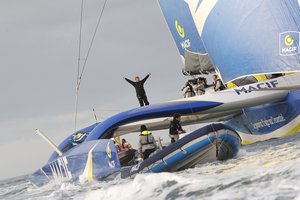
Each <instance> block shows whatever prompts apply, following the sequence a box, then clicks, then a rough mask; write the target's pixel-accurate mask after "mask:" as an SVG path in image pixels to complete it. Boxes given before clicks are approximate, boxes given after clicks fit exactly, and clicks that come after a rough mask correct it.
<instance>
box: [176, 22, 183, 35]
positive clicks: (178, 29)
mask: <svg viewBox="0 0 300 200" xmlns="http://www.w3.org/2000/svg"><path fill="white" fill-rule="evenodd" d="M175 28H176V30H177V33H178V35H179V36H180V37H181V38H184V37H185V34H184V29H183V28H182V27H181V26H180V25H179V23H178V21H177V20H176V21H175Z"/></svg>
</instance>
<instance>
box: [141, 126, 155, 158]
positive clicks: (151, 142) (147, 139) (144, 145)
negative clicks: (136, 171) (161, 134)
mask: <svg viewBox="0 0 300 200" xmlns="http://www.w3.org/2000/svg"><path fill="white" fill-rule="evenodd" d="M140 131H141V134H140V136H139V153H140V155H141V158H143V159H144V160H145V159H147V158H148V157H149V155H150V154H151V153H153V152H154V151H155V150H156V148H157V146H156V143H155V139H154V137H153V135H152V133H151V132H150V131H148V130H147V127H146V126H145V125H142V126H141V129H140Z"/></svg>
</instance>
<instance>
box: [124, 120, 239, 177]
mask: <svg viewBox="0 0 300 200" xmlns="http://www.w3.org/2000/svg"><path fill="white" fill-rule="evenodd" d="M240 145H241V139H240V137H239V135H238V133H237V132H236V131H234V130H233V129H231V128H230V127H228V126H225V125H223V124H211V125H207V126H205V127H203V128H200V129H197V130H195V131H193V132H192V133H190V134H189V135H187V136H185V137H183V138H182V139H180V140H178V141H177V142H175V143H173V144H171V145H169V146H167V147H166V148H164V149H162V150H159V151H158V152H156V153H155V154H154V155H153V156H150V157H149V158H148V159H146V160H145V161H143V162H141V163H139V164H137V165H134V166H131V167H129V168H124V169H122V171H121V177H122V178H126V177H132V176H135V175H136V174H138V173H149V172H154V173H158V172H175V171H179V170H183V169H187V168H190V167H195V165H197V164H203V163H208V162H213V161H217V160H227V159H230V158H233V157H235V156H236V155H237V153H238V151H239V149H240Z"/></svg>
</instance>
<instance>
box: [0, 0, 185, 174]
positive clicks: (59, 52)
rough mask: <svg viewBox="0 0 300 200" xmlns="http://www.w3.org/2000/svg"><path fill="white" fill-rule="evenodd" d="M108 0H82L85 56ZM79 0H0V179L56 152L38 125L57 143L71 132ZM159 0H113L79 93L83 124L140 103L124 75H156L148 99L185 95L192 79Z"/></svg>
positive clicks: (148, 84)
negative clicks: (185, 86)
mask: <svg viewBox="0 0 300 200" xmlns="http://www.w3.org/2000/svg"><path fill="white" fill-rule="evenodd" d="M103 2H104V0H89V1H85V8H84V26H83V41H82V45H83V48H82V58H83V57H84V56H85V54H86V51H87V48H88V45H89V42H90V39H91V36H92V34H93V31H94V28H95V25H96V23H97V19H98V16H99V11H100V9H101V5H102V4H103ZM80 3H81V1H80V0H59V1H58V0H51V1H50V0H26V1H20V0H18V1H17V0H3V1H1V2H0V4H1V5H0V25H1V37H0V44H1V48H0V55H1V59H0V66H1V74H2V76H1V79H0V89H1V103H0V107H1V112H0V127H1V133H0V136H1V140H0V151H1V152H2V153H3V156H2V158H1V165H0V179H4V178H9V177H13V176H18V175H22V174H28V173H31V172H33V171H34V170H36V169H37V168H39V167H41V166H42V165H43V164H45V162H46V161H47V159H48V158H49V156H50V154H51V152H52V150H51V149H50V148H49V147H48V146H47V144H45V143H44V141H42V140H41V139H40V138H38V137H37V136H35V135H34V130H35V129H36V128H40V129H41V130H43V131H44V132H45V133H47V135H48V136H49V137H50V138H51V139H53V140H54V142H55V143H57V144H59V143H60V142H61V141H62V140H63V139H64V138H65V137H66V136H67V135H69V134H71V133H72V132H73V130H74V110H75V109H74V107H75V106H74V104H75V81H76V74H77V55H78V37H79V36H78V32H79V30H78V29H79V17H80ZM181 68H182V63H181V61H180V58H179V55H178V53H177V49H176V48H175V45H174V43H173V40H172V38H171V35H170V33H169V31H168V28H167V25H166V24H165V21H164V18H163V16H162V14H161V11H160V9H159V7H158V4H157V1H156V0H130V1H128V0H127V1H126V0H108V4H107V8H106V10H105V11H104V15H103V21H102V23H101V25H100V29H99V30H98V33H97V37H96V39H95V43H94V46H93V49H92V52H91V54H90V58H89V60H88V63H87V67H86V71H85V74H84V77H83V81H82V85H81V88H80V96H79V107H78V108H79V118H78V128H83V127H85V126H88V125H90V124H92V123H94V118H93V114H92V108H95V109H96V111H97V114H98V118H106V117H108V116H110V115H112V114H114V113H116V112H118V111H122V110H127V109H129V108H132V107H136V106H138V101H137V99H136V97H135V92H134V89H133V88H132V86H131V85H129V84H128V83H126V82H125V81H124V80H123V79H122V77H123V76H126V77H128V78H131V79H132V78H133V77H134V76H136V75H140V76H141V77H143V76H145V75H146V74H147V73H152V76H151V77H150V78H149V79H148V81H147V82H146V84H145V88H146V92H147V94H148V97H149V101H150V103H151V104H153V103H158V102H162V101H167V100H172V99H176V98H180V97H181V93H180V89H181V87H182V85H183V84H184V81H185V80H186V79H187V78H186V77H184V76H183V75H182V73H181Z"/></svg>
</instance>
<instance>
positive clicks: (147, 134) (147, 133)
mask: <svg viewBox="0 0 300 200" xmlns="http://www.w3.org/2000/svg"><path fill="white" fill-rule="evenodd" d="M150 135H152V133H151V132H150V131H148V130H145V131H143V132H141V135H140V136H146V137H147V141H145V143H142V145H147V144H153V143H154V141H149V136H150Z"/></svg>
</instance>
